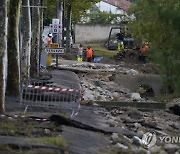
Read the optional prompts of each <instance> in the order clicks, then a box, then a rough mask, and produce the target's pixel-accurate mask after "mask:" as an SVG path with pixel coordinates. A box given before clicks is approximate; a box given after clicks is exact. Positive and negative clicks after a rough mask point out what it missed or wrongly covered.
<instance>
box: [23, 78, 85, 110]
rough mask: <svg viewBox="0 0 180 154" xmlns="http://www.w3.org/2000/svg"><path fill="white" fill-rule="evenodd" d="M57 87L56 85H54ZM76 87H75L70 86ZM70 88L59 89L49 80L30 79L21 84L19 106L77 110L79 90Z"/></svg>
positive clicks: (79, 97)
mask: <svg viewBox="0 0 180 154" xmlns="http://www.w3.org/2000/svg"><path fill="white" fill-rule="evenodd" d="M56 85H57V84H56ZM71 87H77V85H76V86H75V85H71ZM71 87H68V88H67V87H59V86H55V84H54V83H53V82H52V81H50V80H37V79H31V80H29V81H28V83H26V84H25V83H24V84H22V91H21V100H20V103H21V105H25V106H26V108H25V112H26V110H27V108H28V106H39V107H55V108H68V109H72V110H75V109H78V108H79V107H80V99H81V95H82V94H81V90H80V88H79V89H72V88H71ZM73 112H74V111H73Z"/></svg>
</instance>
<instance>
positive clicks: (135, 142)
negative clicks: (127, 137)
mask: <svg viewBox="0 0 180 154" xmlns="http://www.w3.org/2000/svg"><path fill="white" fill-rule="evenodd" d="M132 140H133V144H135V145H138V146H141V145H142V140H141V139H140V138H139V137H138V136H133V138H132Z"/></svg>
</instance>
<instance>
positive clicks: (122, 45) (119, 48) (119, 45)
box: [118, 41, 124, 51]
mask: <svg viewBox="0 0 180 154" xmlns="http://www.w3.org/2000/svg"><path fill="white" fill-rule="evenodd" d="M123 49H124V43H123V41H120V42H118V51H121V50H123Z"/></svg>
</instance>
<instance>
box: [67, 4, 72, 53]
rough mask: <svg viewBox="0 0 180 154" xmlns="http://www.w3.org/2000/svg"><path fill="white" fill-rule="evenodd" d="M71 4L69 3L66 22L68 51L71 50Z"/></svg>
mask: <svg viewBox="0 0 180 154" xmlns="http://www.w3.org/2000/svg"><path fill="white" fill-rule="evenodd" d="M71 11H72V10H71V4H68V5H67V20H66V21H67V22H66V51H67V52H70V34H71Z"/></svg>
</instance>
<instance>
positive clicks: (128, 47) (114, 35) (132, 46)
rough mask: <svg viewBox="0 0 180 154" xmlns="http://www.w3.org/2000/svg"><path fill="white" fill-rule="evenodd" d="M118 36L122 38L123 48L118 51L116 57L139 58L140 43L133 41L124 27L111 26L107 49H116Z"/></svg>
mask: <svg viewBox="0 0 180 154" xmlns="http://www.w3.org/2000/svg"><path fill="white" fill-rule="evenodd" d="M118 37H119V38H120V39H121V40H123V43H124V49H123V50H121V51H119V52H118V53H117V55H116V59H117V60H118V59H131V60H138V59H139V49H140V45H141V43H140V42H138V41H135V40H134V38H133V37H132V36H131V34H130V33H129V32H128V30H127V28H126V27H121V26H119V27H112V28H111V29H110V32H109V37H108V41H107V48H108V49H109V50H117V49H118Z"/></svg>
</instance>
